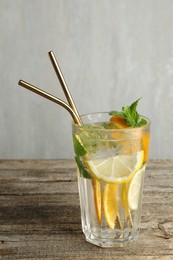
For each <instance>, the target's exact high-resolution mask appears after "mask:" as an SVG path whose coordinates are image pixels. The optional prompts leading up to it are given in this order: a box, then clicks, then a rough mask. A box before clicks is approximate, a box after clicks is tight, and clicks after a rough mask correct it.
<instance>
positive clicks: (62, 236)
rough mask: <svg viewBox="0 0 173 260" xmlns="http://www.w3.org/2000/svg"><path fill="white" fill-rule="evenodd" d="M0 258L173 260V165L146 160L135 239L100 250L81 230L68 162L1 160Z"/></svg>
mask: <svg viewBox="0 0 173 260" xmlns="http://www.w3.org/2000/svg"><path fill="white" fill-rule="evenodd" d="M0 259H3V260H5V259H42V260H44V259H91V260H92V259H117V260H119V259H121V260H122V259H123V260H131V259H133V260H148V259H149V260H153V259H155V260H168V259H173V161H171V160H160V161H159V160H154V161H150V163H149V165H148V168H147V173H146V178H145V185H144V199H143V213H142V220H141V232H140V237H139V240H138V241H137V242H135V243H131V244H130V245H128V246H125V247H123V248H110V249H107V248H99V247H97V246H94V245H92V244H90V243H87V242H86V241H85V238H84V235H83V234H82V231H81V222H80V208H79V197H78V189H77V182H76V173H75V164H74V161H72V160H31V161H23V160H20V161H8V160H7V161H6V160H1V161H0Z"/></svg>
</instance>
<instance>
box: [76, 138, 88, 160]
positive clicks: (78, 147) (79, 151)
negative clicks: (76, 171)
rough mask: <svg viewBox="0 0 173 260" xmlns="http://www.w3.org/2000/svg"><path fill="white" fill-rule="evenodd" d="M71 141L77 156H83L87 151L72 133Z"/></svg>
mask: <svg viewBox="0 0 173 260" xmlns="http://www.w3.org/2000/svg"><path fill="white" fill-rule="evenodd" d="M73 143H74V151H75V154H76V155H77V156H83V155H85V154H86V153H87V151H86V150H85V148H84V147H83V146H82V144H81V143H80V141H79V140H78V139H77V137H76V136H75V135H73Z"/></svg>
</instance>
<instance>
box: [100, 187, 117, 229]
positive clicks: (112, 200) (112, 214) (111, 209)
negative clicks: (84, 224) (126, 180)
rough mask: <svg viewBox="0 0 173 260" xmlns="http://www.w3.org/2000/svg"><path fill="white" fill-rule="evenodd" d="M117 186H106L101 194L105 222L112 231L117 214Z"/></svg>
mask: <svg viewBox="0 0 173 260" xmlns="http://www.w3.org/2000/svg"><path fill="white" fill-rule="evenodd" d="M117 192H118V185H117V184H106V185H105V188H104V193H103V209H104V215H105V218H106V222H107V223H108V225H109V227H110V228H111V229H114V227H115V222H116V218H117V214H118V199H117Z"/></svg>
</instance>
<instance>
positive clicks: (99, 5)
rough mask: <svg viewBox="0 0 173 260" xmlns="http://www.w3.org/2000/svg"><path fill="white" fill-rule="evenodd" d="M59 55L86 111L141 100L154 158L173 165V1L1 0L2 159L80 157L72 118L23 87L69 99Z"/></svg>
mask: <svg viewBox="0 0 173 260" xmlns="http://www.w3.org/2000/svg"><path fill="white" fill-rule="evenodd" d="M50 50H53V51H54V52H55V54H56V56H57V58H58V61H59V64H60V66H61V69H62V71H63V74H64V76H65V78H66V81H67V82H68V85H69V86H70V90H71V93H72V95H73V97H74V100H75V102H76V105H77V107H78V110H79V111H80V113H81V114H82V113H87V112H92V111H95V112H96V111H110V110H112V109H121V107H122V106H123V105H125V104H130V103H132V102H133V101H134V100H136V99H137V98H139V97H142V100H141V101H140V104H139V112H140V113H141V114H144V115H146V116H148V117H149V118H150V119H151V120H152V141H151V151H150V158H172V159H173V130H172V128H173V117H172V101H173V1H172V0H126V1H125V0H107V1H105V0H51V1H49V0H15V1H12V0H0V73H1V76H0V122H1V123H0V158H1V159H30V158H35V159H36V158H72V157H73V150H72V138H71V118H70V115H69V114H68V113H67V112H66V111H65V110H64V109H63V108H61V107H59V106H58V105H56V104H53V103H51V102H50V101H47V100H46V99H43V98H42V97H39V96H37V95H35V94H33V93H31V92H29V91H28V90H25V89H23V88H21V87H19V86H18V85H17V82H18V80H19V79H20V78H22V79H24V80H26V81H28V82H30V83H32V84H34V85H36V86H38V87H41V88H43V89H44V90H46V91H48V92H50V93H52V94H54V95H56V96H59V97H60V98H63V99H64V95H63V93H62V89H61V87H60V85H59V83H58V81H57V78H56V75H55V73H54V70H53V68H52V65H51V63H50V60H49V58H48V55H47V53H48V51H50Z"/></svg>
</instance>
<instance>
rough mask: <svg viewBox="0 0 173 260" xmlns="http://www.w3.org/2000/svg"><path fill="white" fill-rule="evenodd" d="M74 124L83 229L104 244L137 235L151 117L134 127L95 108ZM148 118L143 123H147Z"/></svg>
mask: <svg viewBox="0 0 173 260" xmlns="http://www.w3.org/2000/svg"><path fill="white" fill-rule="evenodd" d="M81 118H82V121H83V123H84V125H83V126H79V125H76V124H73V141H74V150H75V160H76V164H77V169H78V170H77V173H78V187H79V197H80V207H81V220H82V229H83V232H84V234H85V237H86V240H87V241H89V242H91V243H93V244H96V245H98V246H102V247H112V246H116V245H117V244H119V245H123V244H124V243H126V242H129V241H133V240H136V239H137V237H138V234H139V229H140V216H141V205H142V187H143V179H144V173H145V167H146V163H147V159H148V150H149V136H150V135H149V127H150V123H149V120H148V119H146V118H144V117H142V120H144V121H145V124H142V125H141V126H140V127H131V126H129V125H127V124H126V121H125V120H124V119H122V118H121V117H119V116H111V115H110V114H108V113H94V114H88V115H84V116H82V117H81ZM144 121H143V122H144Z"/></svg>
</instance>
